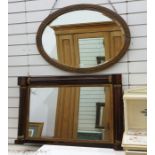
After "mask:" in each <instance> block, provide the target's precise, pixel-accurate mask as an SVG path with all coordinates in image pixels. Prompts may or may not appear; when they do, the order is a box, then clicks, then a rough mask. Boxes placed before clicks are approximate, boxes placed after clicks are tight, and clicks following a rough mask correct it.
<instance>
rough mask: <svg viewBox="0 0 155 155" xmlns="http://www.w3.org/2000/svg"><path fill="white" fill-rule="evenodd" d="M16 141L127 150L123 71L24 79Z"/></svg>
mask: <svg viewBox="0 0 155 155" xmlns="http://www.w3.org/2000/svg"><path fill="white" fill-rule="evenodd" d="M18 84H19V86H20V107H19V124H18V138H17V140H16V143H22V144H23V143H39V144H43V143H51V144H60V145H61V144H63V145H78V146H95V147H113V148H115V149H120V148H121V140H122V134H123V114H122V112H123V110H122V108H123V107H122V105H123V104H122V85H121V75H120V74H115V75H85V76H40V77H19V78H18Z"/></svg>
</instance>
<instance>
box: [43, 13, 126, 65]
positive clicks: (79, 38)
mask: <svg viewBox="0 0 155 155" xmlns="http://www.w3.org/2000/svg"><path fill="white" fill-rule="evenodd" d="M42 45H43V48H44V51H45V52H46V54H47V55H48V56H49V57H50V58H52V59H53V60H55V61H57V62H58V63H60V64H62V65H67V66H70V67H74V68H89V67H95V66H97V65H99V63H98V62H97V57H102V61H101V63H100V64H103V63H105V62H107V61H109V60H110V59H112V58H114V57H115V56H116V55H117V54H119V52H120V51H121V49H122V47H123V45H124V33H123V30H122V28H121V27H120V25H119V24H118V22H115V21H113V20H112V19H110V18H109V17H107V16H105V15H103V14H102V13H100V12H97V11H90V10H80V11H72V12H68V13H65V14H63V15H61V16H59V17H58V18H56V19H55V20H54V21H52V22H51V23H50V24H49V25H47V26H46V27H45V29H44V31H43V34H42Z"/></svg>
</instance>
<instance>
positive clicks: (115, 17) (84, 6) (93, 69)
mask: <svg viewBox="0 0 155 155" xmlns="http://www.w3.org/2000/svg"><path fill="white" fill-rule="evenodd" d="M76 10H92V11H97V12H100V13H102V14H103V15H106V16H107V17H109V18H111V19H112V20H114V21H116V22H117V23H118V24H119V25H120V26H121V27H122V30H123V32H124V45H123V47H122V49H121V50H120V52H119V54H117V55H116V56H115V57H113V58H111V59H110V60H109V61H107V62H105V63H103V64H101V65H98V66H94V67H89V68H75V67H70V66H67V65H63V64H61V63H58V61H56V60H54V59H52V58H51V57H50V56H48V54H47V53H46V51H45V50H44V48H43V45H42V34H43V31H44V29H45V27H46V26H47V25H48V24H49V23H51V22H52V21H54V20H55V19H56V18H57V17H59V16H61V15H63V14H65V13H68V12H71V11H76ZM36 44H37V48H38V51H39V52H40V54H41V55H42V56H43V58H44V59H45V60H46V61H47V62H48V63H49V64H51V65H53V66H55V67H58V68H60V69H62V70H65V71H70V72H78V73H90V72H96V71H101V70H103V69H106V68H108V67H109V66H111V65H113V64H114V63H116V62H117V61H118V60H119V59H120V58H121V57H122V56H123V55H124V54H125V52H126V51H127V50H128V47H129V45H130V31H129V28H128V25H127V24H126V22H125V21H124V19H123V18H122V17H121V16H120V15H118V14H117V13H115V12H113V11H111V10H110V9H107V8H105V7H102V6H98V5H93V4H79V5H71V6H67V7H64V8H62V9H59V10H57V11H55V12H54V13H52V14H50V15H49V16H48V17H46V18H45V19H44V20H43V22H42V23H41V25H40V26H39V29H38V32H37V35H36Z"/></svg>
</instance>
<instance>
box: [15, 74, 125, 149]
mask: <svg viewBox="0 0 155 155" xmlns="http://www.w3.org/2000/svg"><path fill="white" fill-rule="evenodd" d="M121 81H122V79H121V74H114V75H85V76H40V77H30V76H28V77H26V76H24V77H18V85H19V86H20V105H19V122H18V138H17V140H16V141H15V143H16V144H23V143H38V144H57V145H58V144H60V145H77V146H89V147H108V148H115V149H121V141H122V136H123V99H122V83H121ZM104 84H109V85H110V86H111V87H112V93H113V94H112V96H113V109H112V111H113V139H114V140H113V142H112V143H107V142H103V141H98V142H97V141H93V142H92V141H91V142H90V141H89V140H85V141H82V140H81V141H80V140H52V138H51V139H49V138H48V139H44V140H43V139H36V140H34V139H31V138H27V137H26V135H27V134H26V133H27V127H28V122H29V105H30V103H29V99H30V88H31V87H47V86H48V87H49V86H62V85H63V86H70V85H72V86H73V85H75V86H79V85H80V86H89V85H90V86H91V85H96V86H99V85H104Z"/></svg>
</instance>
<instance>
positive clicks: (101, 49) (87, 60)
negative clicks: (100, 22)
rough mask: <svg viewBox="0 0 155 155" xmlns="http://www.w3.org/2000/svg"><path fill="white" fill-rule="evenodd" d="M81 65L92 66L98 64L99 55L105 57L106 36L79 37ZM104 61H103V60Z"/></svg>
mask: <svg viewBox="0 0 155 155" xmlns="http://www.w3.org/2000/svg"><path fill="white" fill-rule="evenodd" d="M78 42H79V54H80V67H92V66H96V65H97V64H98V59H97V58H98V57H105V46H104V44H105V43H104V38H84V39H79V40H78ZM101 63H103V61H102V62H101Z"/></svg>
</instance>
